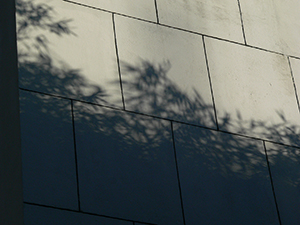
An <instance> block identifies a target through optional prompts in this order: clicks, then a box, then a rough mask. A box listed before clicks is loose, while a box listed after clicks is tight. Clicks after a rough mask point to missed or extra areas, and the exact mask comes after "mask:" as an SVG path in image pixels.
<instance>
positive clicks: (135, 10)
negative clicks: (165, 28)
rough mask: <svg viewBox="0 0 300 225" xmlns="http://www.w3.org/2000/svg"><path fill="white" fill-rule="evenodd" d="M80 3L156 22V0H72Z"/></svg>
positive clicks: (71, 0)
mask: <svg viewBox="0 0 300 225" xmlns="http://www.w3.org/2000/svg"><path fill="white" fill-rule="evenodd" d="M70 2H77V3H80V4H84V5H88V6H91V7H96V8H99V9H102V10H108V11H111V12H115V13H118V14H125V15H127V16H132V17H137V18H139V19H144V20H149V21H152V22H156V21H157V19H156V10H155V1H153V0H143V1H140V0H122V1H119V0H109V1H98V0H70Z"/></svg>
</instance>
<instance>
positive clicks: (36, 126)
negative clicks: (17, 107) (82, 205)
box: [20, 91, 78, 209]
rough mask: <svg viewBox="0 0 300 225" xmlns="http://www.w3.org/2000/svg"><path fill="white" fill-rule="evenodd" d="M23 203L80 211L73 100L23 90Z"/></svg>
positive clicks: (21, 101)
mask: <svg viewBox="0 0 300 225" xmlns="http://www.w3.org/2000/svg"><path fill="white" fill-rule="evenodd" d="M20 104H21V135H22V155H23V185H24V201H26V202H32V203H38V204H44V205H51V206H56V207H63V208H68V209H78V205H77V202H78V200H77V199H78V198H77V185H76V169H75V156H74V144H73V130H72V119H71V104H70V101H68V100H64V99H57V98H52V97H47V96H44V95H39V94H34V93H30V92H25V91H21V98H20Z"/></svg>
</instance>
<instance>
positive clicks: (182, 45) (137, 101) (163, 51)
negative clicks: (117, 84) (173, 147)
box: [115, 16, 216, 128]
mask: <svg viewBox="0 0 300 225" xmlns="http://www.w3.org/2000/svg"><path fill="white" fill-rule="evenodd" d="M115 21H116V33H117V43H118V50H119V57H120V62H121V75H122V83H123V90H124V99H125V108H126V109H128V110H131V111H137V112H141V113H146V114H149V115H154V116H159V117H163V118H168V119H173V120H179V121H184V122H190V123H193V124H197V125H204V126H208V127H213V128H215V127H216V125H215V121H214V120H213V119H211V118H210V115H213V107H212V97H211V92H210V84H209V78H208V74H207V68H206V63H205V57H204V50H203V43H202V38H201V36H199V35H195V34H190V33H186V32H182V31H178V30H173V29H169V28H166V27H161V26H158V25H155V24H149V23H145V22H142V21H137V20H133V19H128V18H124V17H119V16H117V17H116V20H115Z"/></svg>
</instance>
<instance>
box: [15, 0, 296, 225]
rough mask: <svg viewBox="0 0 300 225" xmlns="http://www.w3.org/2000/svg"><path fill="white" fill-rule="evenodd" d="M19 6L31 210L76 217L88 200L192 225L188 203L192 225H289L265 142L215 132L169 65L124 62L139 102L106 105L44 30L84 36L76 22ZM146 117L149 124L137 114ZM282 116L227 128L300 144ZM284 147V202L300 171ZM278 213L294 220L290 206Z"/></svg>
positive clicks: (107, 211) (275, 157)
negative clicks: (282, 224)
mask: <svg viewBox="0 0 300 225" xmlns="http://www.w3.org/2000/svg"><path fill="white" fill-rule="evenodd" d="M16 6H17V18H18V43H19V46H21V47H20V49H19V71H20V86H21V87H22V89H23V91H22V92H21V98H20V104H21V129H22V141H23V144H22V146H23V147H22V148H23V162H24V163H23V164H24V166H23V168H24V169H23V171H24V172H23V173H24V198H25V201H27V202H32V203H36V204H44V205H50V206H54V207H62V208H68V209H73V210H77V209H78V208H79V203H78V202H77V201H74V199H75V200H76V199H77V198H78V196H80V204H81V205H80V207H81V210H83V211H84V212H90V213H96V214H99V215H106V216H113V217H118V218H124V219H132V220H136V221H144V222H149V223H150V222H151V223H155V224H182V223H183V222H182V221H183V217H182V210H181V195H182V203H183V207H184V212H185V218H186V222H187V224H198V223H199V221H201V223H203V224H224V223H225V224H278V222H277V214H276V207H275V202H274V198H273V193H272V186H271V182H270V176H269V171H268V164H267V161H266V155H265V146H264V142H263V141H261V140H256V139H252V138H246V137H241V136H238V135H232V134H228V133H224V132H219V131H216V130H213V129H207V127H210V125H211V124H215V123H216V121H215V115H214V111H213V106H212V105H209V104H206V103H205V101H204V99H203V98H202V97H201V95H200V94H199V92H198V91H197V90H193V91H194V94H195V96H196V97H195V98H190V97H189V95H188V94H187V93H186V92H185V91H183V90H181V89H180V88H179V86H178V85H177V84H176V83H175V82H173V81H172V80H171V79H170V78H169V77H168V71H169V70H170V68H171V66H172V65H171V63H170V62H168V61H166V62H161V63H158V64H153V63H151V62H149V61H148V60H141V62H139V63H137V64H133V63H128V62H122V67H123V68H124V70H123V74H122V76H123V78H124V81H123V85H124V86H127V88H128V89H130V90H132V92H134V93H135V95H132V96H130V97H128V98H125V103H126V104H130V105H131V106H132V107H131V109H132V110H131V111H133V112H128V111H123V110H118V109H110V108H107V107H102V106H100V105H99V104H103V105H107V104H109V103H108V102H107V101H106V100H105V97H106V96H108V94H107V92H106V91H105V89H104V87H100V86H98V85H93V84H91V83H89V82H87V81H86V79H85V78H84V76H83V74H82V73H81V71H80V69H78V68H70V66H68V65H67V64H66V63H64V62H60V64H59V65H57V64H56V63H54V62H53V59H52V58H51V55H50V54H48V52H49V50H48V48H49V43H48V41H47V37H45V36H43V35H41V34H35V31H34V30H36V29H38V30H39V31H43V30H47V31H50V32H53V33H54V34H55V35H58V36H62V37H64V36H66V35H76V34H75V33H73V31H72V29H71V24H72V20H70V19H63V20H60V19H56V17H55V16H54V14H53V13H54V9H53V8H51V7H48V6H47V4H35V3H34V1H23V0H18V1H17V5H16ZM28 40H30V41H29V42H28ZM127 75H130V76H131V77H130V79H126V76H127ZM117 84H119V81H118V80H116V81H115V82H112V85H117ZM25 89H28V90H31V91H38V92H40V93H39V94H38V93H33V92H29V91H25ZM84 89H89V90H92V91H91V92H90V94H89V95H86V93H85V92H83V90H84ZM53 93H55V95H56V96H60V97H58V98H56V97H53V96H49V95H48V94H53ZM66 97H67V98H66ZM71 99H72V100H71ZM77 100H80V101H77ZM82 101H85V103H83V102H82ZM88 102H89V103H88ZM94 103H97V104H94ZM145 108H147V111H148V112H149V115H150V116H149V115H148V116H147V115H141V114H140V113H136V112H143V110H144V109H145ZM278 114H279V115H280V116H281V118H282V123H279V124H276V125H273V126H269V125H266V124H265V123H264V122H261V121H258V122H257V121H255V120H251V121H244V120H243V119H242V118H241V117H240V118H239V121H232V119H231V117H230V115H229V114H226V116H225V117H224V118H221V119H220V120H219V121H218V122H219V126H220V127H223V128H224V127H225V128H226V126H228V125H230V124H231V123H232V122H238V124H239V128H238V132H237V133H240V134H243V133H249V132H251V129H256V128H259V129H262V130H263V131H264V132H265V133H266V135H267V136H266V137H267V139H268V140H271V141H274V142H276V143H285V142H286V140H288V141H289V143H294V144H295V146H299V144H298V142H299V138H298V135H299V127H297V126H294V125H292V124H290V125H288V127H289V129H286V127H287V121H286V120H285V118H284V115H282V114H280V113H278ZM153 116H155V117H156V118H155V117H153ZM195 124H204V127H200V126H194V125H195ZM249 124H250V126H249ZM205 125H207V126H206V128H205ZM73 138H74V139H73ZM73 141H74V142H73ZM75 146H76V149H75ZM275 146H276V147H272V146H268V145H267V151H268V152H269V154H270V155H269V159H270V160H269V163H270V165H271V170H272V169H273V168H274V171H275V172H274V177H275V179H274V184H275V191H276V188H277V187H279V188H278V190H279V191H278V193H277V194H278V195H277V196H279V197H278V198H282V197H281V196H284V194H285V193H286V190H289V191H290V192H292V193H296V191H295V190H296V189H297V188H298V184H299V175H300V174H299V172H298V171H296V170H295V169H293V172H292V173H291V174H286V173H282V171H283V170H282V168H283V167H285V165H288V164H289V163H292V165H295V166H297V168H298V167H299V165H298V161H297V160H296V158H297V157H299V149H298V148H292V147H290V148H287V147H285V146H282V145H277V144H275ZM174 147H175V148H174ZM74 149H75V150H76V151H74ZM174 149H175V150H174ZM285 149H287V150H285ZM76 156H77V158H76ZM75 158H76V160H74V159H75ZM76 168H78V176H77V174H76ZM177 171H178V174H177ZM284 171H285V170H284ZM178 178H179V180H178ZM78 181H79V194H78V192H77V182H78ZM179 181H180V186H179ZM276 182H277V183H276ZM179 187H180V188H179ZM295 195H296V196H299V194H298V195H297V194H295ZM279 203H280V204H279V209H280V210H281V213H282V215H283V216H286V214H287V211H288V210H285V208H286V207H287V208H290V206H289V204H288V203H289V199H288V200H281V201H280V202H279ZM285 213H286V214H285ZM295 215H296V214H295ZM296 217H297V216H294V217H293V216H292V218H295V220H296V219H297V218H299V217H297V218H296ZM285 218H287V216H286V217H285Z"/></svg>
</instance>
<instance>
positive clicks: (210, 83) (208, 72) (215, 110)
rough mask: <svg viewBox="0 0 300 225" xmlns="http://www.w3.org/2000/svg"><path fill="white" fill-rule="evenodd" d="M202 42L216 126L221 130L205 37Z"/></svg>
mask: <svg viewBox="0 0 300 225" xmlns="http://www.w3.org/2000/svg"><path fill="white" fill-rule="evenodd" d="M202 42H203V49H204V56H205V62H206V69H207V74H208V79H209V85H210V93H211V98H212V102H213V107H214V113H215V120H216V126H217V130H219V123H218V117H217V109H216V104H215V97H214V92H213V86H212V82H211V77H210V71H209V65H208V58H207V53H206V46H205V42H204V36H202Z"/></svg>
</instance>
